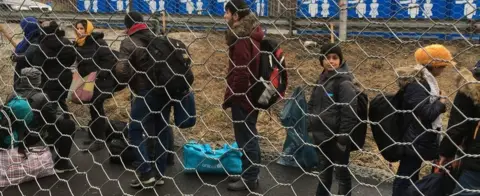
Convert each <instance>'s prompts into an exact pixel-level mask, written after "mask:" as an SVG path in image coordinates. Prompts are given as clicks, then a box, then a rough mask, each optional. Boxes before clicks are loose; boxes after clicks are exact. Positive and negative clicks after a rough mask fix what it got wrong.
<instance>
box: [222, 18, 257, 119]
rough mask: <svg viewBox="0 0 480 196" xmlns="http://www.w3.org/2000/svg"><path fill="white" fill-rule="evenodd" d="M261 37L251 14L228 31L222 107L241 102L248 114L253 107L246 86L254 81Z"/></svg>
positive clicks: (255, 19) (249, 85)
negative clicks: (227, 59) (225, 85)
mask: <svg viewBox="0 0 480 196" xmlns="http://www.w3.org/2000/svg"><path fill="white" fill-rule="evenodd" d="M263 37H264V33H263V30H262V28H261V27H260V23H259V22H258V20H257V18H256V17H255V15H254V14H253V13H250V14H248V15H247V16H245V17H243V18H241V19H240V21H238V22H236V23H235V24H233V25H232V27H231V29H229V30H228V31H227V35H226V41H227V45H228V46H229V51H228V56H229V64H228V70H227V77H226V80H227V88H226V90H225V95H224V103H223V108H224V109H226V108H229V107H232V105H233V104H240V105H241V106H242V108H243V109H245V110H246V111H247V113H249V112H250V111H252V110H253V106H252V104H250V103H251V102H252V101H250V92H249V91H248V89H250V87H251V86H252V85H253V84H255V83H256V81H257V80H256V77H257V76H258V74H259V73H258V70H259V65H260V42H261V41H262V39H263Z"/></svg>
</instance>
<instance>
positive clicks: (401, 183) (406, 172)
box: [392, 156, 422, 196]
mask: <svg viewBox="0 0 480 196" xmlns="http://www.w3.org/2000/svg"><path fill="white" fill-rule="evenodd" d="M421 166H422V160H421V159H420V158H419V157H418V156H405V157H403V158H402V159H401V160H400V166H399V167H398V171H397V177H396V178H395V180H394V181H393V195H392V196H403V195H404V192H405V190H406V189H407V188H408V187H409V186H410V185H412V182H413V183H415V182H417V181H418V178H419V177H418V174H419V172H420V167H421ZM398 176H400V177H406V178H408V179H402V178H399V177H398Z"/></svg>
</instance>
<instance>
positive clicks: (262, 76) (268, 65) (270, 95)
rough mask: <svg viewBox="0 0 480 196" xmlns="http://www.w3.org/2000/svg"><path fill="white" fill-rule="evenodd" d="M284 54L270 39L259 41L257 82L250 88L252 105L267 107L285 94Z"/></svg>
mask: <svg viewBox="0 0 480 196" xmlns="http://www.w3.org/2000/svg"><path fill="white" fill-rule="evenodd" d="M285 67H286V62H285V55H284V53H283V50H282V48H280V44H279V43H278V42H276V41H274V40H271V39H264V40H262V41H261V42H260V65H259V67H258V69H259V70H258V76H257V82H256V83H255V84H254V85H253V87H252V90H251V98H252V102H253V105H254V106H255V107H257V108H261V109H268V108H270V106H272V105H273V104H275V103H277V102H278V101H279V100H280V99H283V97H284V96H285V91H286V90H287V85H288V75H287V70H286V69H285Z"/></svg>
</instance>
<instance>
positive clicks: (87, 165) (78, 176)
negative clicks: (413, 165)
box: [0, 133, 391, 196]
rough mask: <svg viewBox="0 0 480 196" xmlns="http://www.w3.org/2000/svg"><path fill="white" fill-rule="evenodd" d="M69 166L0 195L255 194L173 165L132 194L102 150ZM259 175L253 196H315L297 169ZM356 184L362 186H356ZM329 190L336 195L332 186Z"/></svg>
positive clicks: (380, 187) (374, 189) (367, 184)
mask: <svg viewBox="0 0 480 196" xmlns="http://www.w3.org/2000/svg"><path fill="white" fill-rule="evenodd" d="M76 138H77V139H76V143H78V144H80V143H81V141H80V139H79V138H83V134H82V133H80V134H78V135H77V137H76ZM72 161H73V162H74V163H75V164H76V165H78V166H79V168H78V171H79V172H77V173H75V172H74V173H68V174H61V175H59V176H50V177H46V178H42V179H38V182H37V181H32V182H27V183H24V184H22V185H20V186H18V187H9V188H7V189H4V190H2V192H1V193H0V195H2V196H17V195H26V196H33V195H35V196H47V195H48V196H52V195H53V196H68V195H75V196H99V195H104V196H120V195H128V194H130V195H137V196H144V195H145V196H146V195H149V196H150V195H160V196H177V195H196V196H216V195H224V196H225V195H229V196H241V195H255V194H249V192H248V191H245V192H236V193H232V192H228V191H227V190H226V186H227V183H228V182H227V180H226V179H227V176H221V175H216V176H215V175H200V176H198V175H196V174H185V173H183V172H182V166H181V164H179V162H178V160H177V162H176V164H175V166H174V168H171V169H169V171H168V173H167V174H168V176H172V179H170V180H166V183H165V185H163V186H157V187H156V188H155V189H148V190H135V189H132V188H130V187H129V186H128V184H129V181H130V180H131V179H132V178H133V177H134V174H133V172H132V171H127V170H125V169H124V168H123V166H121V165H113V164H110V163H109V161H108V152H107V151H106V150H104V151H101V152H97V153H95V154H93V155H91V154H89V153H84V152H79V151H76V152H72ZM265 165H266V167H265V168H263V169H262V171H261V176H260V182H261V184H260V188H259V190H257V192H258V193H257V194H256V195H271V196H290V195H299V196H307V195H315V189H316V186H317V183H318V181H317V179H316V178H315V177H314V176H309V175H307V174H304V173H303V172H302V171H301V170H299V169H296V168H290V167H283V166H280V165H278V164H276V163H273V162H272V163H265ZM353 181H354V187H355V189H354V192H353V194H354V195H368V196H377V195H383V196H386V195H391V185H390V184H378V182H375V181H373V180H369V179H363V178H357V180H353ZM359 182H360V183H361V184H364V185H360V184H359ZM333 189H334V190H336V187H335V183H334V187H333Z"/></svg>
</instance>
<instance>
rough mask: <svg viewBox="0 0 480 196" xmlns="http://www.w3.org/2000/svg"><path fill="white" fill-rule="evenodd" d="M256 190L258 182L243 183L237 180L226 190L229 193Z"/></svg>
mask: <svg viewBox="0 0 480 196" xmlns="http://www.w3.org/2000/svg"><path fill="white" fill-rule="evenodd" d="M257 188H258V180H255V181H245V182H243V180H239V181H236V182H232V183H230V184H228V187H227V189H228V190H229V191H245V190H255V189H257Z"/></svg>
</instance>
